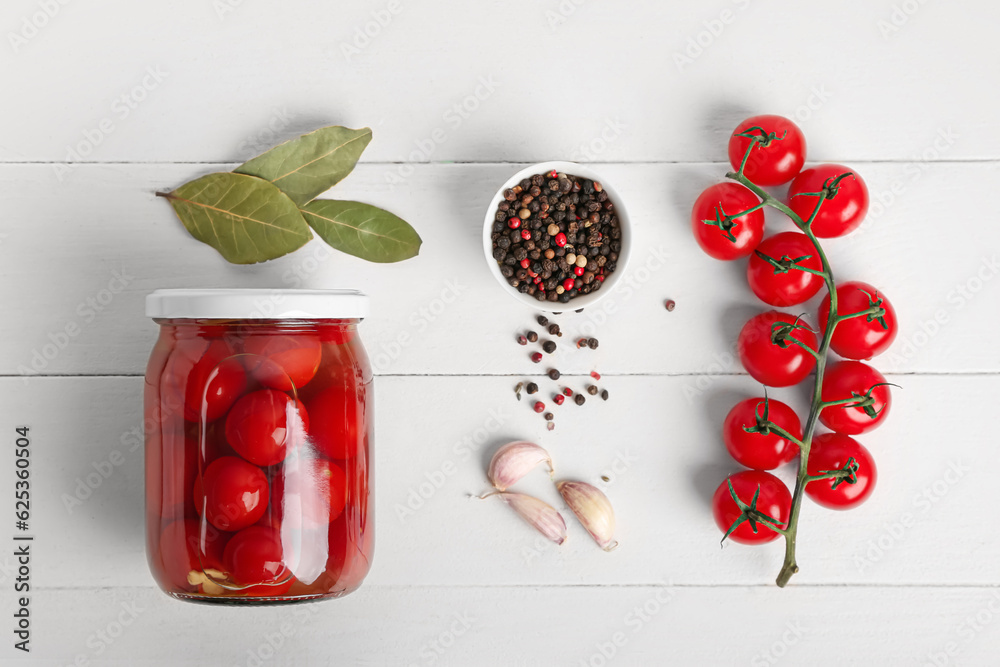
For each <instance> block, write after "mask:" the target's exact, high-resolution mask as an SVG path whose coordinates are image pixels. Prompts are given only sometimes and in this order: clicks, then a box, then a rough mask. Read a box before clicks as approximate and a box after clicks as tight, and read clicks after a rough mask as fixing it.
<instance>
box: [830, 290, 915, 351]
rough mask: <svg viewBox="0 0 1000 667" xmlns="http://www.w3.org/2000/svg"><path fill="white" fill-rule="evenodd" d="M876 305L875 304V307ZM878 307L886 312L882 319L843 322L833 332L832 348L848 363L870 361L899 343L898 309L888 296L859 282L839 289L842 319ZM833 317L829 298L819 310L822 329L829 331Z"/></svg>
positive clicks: (873, 318)
mask: <svg viewBox="0 0 1000 667" xmlns="http://www.w3.org/2000/svg"><path fill="white" fill-rule="evenodd" d="M873 302H874V303H873ZM873 305H878V306H880V307H881V308H882V309H884V310H885V312H884V313H883V314H882V315H881V317H875V316H860V317H851V318H848V319H846V320H842V321H840V322H839V323H838V324H837V328H836V329H834V330H833V337H832V338H831V339H830V347H831V348H832V349H833V351H834V352H836V353H837V354H839V355H840V356H842V357H846V358H848V359H861V360H864V359H871V358H872V357H874V356H876V355H879V354H882V353H883V352H885V351H886V350H887V349H888V348H889V346H890V345H892V342H893V341H894V340H895V339H896V334H897V332H898V330H899V324H898V322H897V320H896V309H895V308H893V307H892V304H891V303H889V300H888V299H886V298H885V295H884V294H882V293H881V292H879V291H878V290H877V289H875V288H874V287H872V286H871V285H869V284H868V283H863V282H860V281H858V280H852V281H849V282H845V283H841V284H840V285H837V313H838V314H839V315H841V316H844V315H850V314H851V313H860V312H863V311H865V310H868V309H869V308H871V307H872V306H873ZM829 317H830V295H827V296H826V297H825V298H824V299H823V302H822V303H821V304H820V306H819V325H820V327H821V328H822V329H824V330H825V329H826V323H827V321H828V319H829Z"/></svg>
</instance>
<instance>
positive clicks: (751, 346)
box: [736, 310, 817, 387]
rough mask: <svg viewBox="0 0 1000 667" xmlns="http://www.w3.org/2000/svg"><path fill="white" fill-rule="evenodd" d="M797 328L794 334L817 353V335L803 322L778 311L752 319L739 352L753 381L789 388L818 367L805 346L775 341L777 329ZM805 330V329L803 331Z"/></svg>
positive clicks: (742, 335) (739, 341)
mask: <svg viewBox="0 0 1000 667" xmlns="http://www.w3.org/2000/svg"><path fill="white" fill-rule="evenodd" d="M776 325H777V326H782V325H784V326H786V327H787V326H795V327H796V328H795V329H794V330H792V331H791V332H790V334H789V335H790V336H792V337H794V338H795V339H796V340H798V341H799V342H800V343H802V344H803V345H806V346H808V347H809V349H811V350H813V351H815V350H816V349H817V340H816V334H814V333H813V332H812V331H811V330H810V329H809V328H808V325H807V324H805V323H804V322H803V321H802V320H801V318H799V319H798V320H797V319H796V318H795V317H794V316H792V315H788V314H787V313H780V312H778V311H775V310H771V311H768V312H766V313H760V314H759V315H755V316H754V317H751V318H750V319H749V320H748V321H747V323H746V324H744V325H743V328H742V329H741V330H740V335H739V338H738V339H737V341H736V350H737V353H738V354H739V357H740V362H741V363H742V364H743V368H745V369H746V371H747V373H749V374H750V376H751V377H753V379H755V380H757V381H758V382H760V383H761V384H765V385H767V386H769V387H789V386H791V385H794V384H798V383H799V382H802V381H803V380H805V379H806V377H808V376H809V374H810V373H811V372H812V370H813V368H815V367H816V358H815V357H814V356H813V355H812V354H810V353H809V352H808V351H807V350H805V349H804V348H803V347H802V346H801V345H798V344H796V343H793V342H788V341H785V342H784V343H783V345H782V344H779V343H778V342H774V341H772V333H773V330H774V327H775V326H776ZM801 327H804V328H801Z"/></svg>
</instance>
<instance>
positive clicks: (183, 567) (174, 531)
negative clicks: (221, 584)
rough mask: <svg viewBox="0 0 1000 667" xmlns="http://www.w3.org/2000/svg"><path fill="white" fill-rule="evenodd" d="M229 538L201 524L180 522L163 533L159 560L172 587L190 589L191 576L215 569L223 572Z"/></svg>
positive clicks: (193, 521)
mask: <svg viewBox="0 0 1000 667" xmlns="http://www.w3.org/2000/svg"><path fill="white" fill-rule="evenodd" d="M227 539H228V535H227V534H226V533H223V532H221V531H218V530H216V529H215V528H213V527H212V526H207V527H206V529H205V530H204V532H203V531H202V525H201V522H200V521H196V520H194V519H178V520H177V521H174V522H173V523H170V524H168V525H167V526H166V527H165V528H164V529H163V531H162V532H161V533H160V544H159V549H158V552H159V558H160V560H161V562H162V565H163V572H165V573H166V575H167V577H168V578H169V580H170V584H171V585H172V586H173V587H177V588H181V589H190V588H191V586H192V585H191V584H189V583H188V573H189V572H191V571H196V572H200V571H204V570H205V569H214V570H219V571H224V570H225V567H224V565H223V557H222V556H223V549H225V546H226V541H227Z"/></svg>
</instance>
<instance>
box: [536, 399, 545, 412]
mask: <svg viewBox="0 0 1000 667" xmlns="http://www.w3.org/2000/svg"><path fill="white" fill-rule="evenodd" d="M535 412H545V404H544V403H542V402H541V401H535Z"/></svg>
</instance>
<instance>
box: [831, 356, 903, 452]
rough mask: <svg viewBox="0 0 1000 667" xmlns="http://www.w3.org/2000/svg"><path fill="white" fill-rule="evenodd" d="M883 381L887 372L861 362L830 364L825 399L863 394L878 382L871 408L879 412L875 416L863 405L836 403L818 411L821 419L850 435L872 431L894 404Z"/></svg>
mask: <svg viewBox="0 0 1000 667" xmlns="http://www.w3.org/2000/svg"><path fill="white" fill-rule="evenodd" d="M884 383H885V376H884V375H882V374H881V373H879V372H878V371H877V370H875V369H874V368H872V367H871V366H869V365H868V364H863V363H861V362H860V361H838V362H837V363H835V364H833V365H832V366H830V367H828V368H827V370H826V374H825V375H824V376H823V389H822V392H821V399H822V400H823V401H839V400H842V399H848V398H851V397H852V396H858V397H863V396H865V395H866V394H867V393H868V390H869V389H871V387H873V386H874V385H879V386H878V387H875V389H874V390H872V392H871V394H872V398H873V399H874V401H873V403H872V405H871V407H870V409H871V410H873V411H874V412H875V413H876V414H875V416H874V417H872V416H870V415H869V414H867V413H866V412H865V410H864V408H862V407H856V406H850V407H845V406H841V405H836V406H831V407H828V408H824V409H823V411H822V412H820V413H819V420H820V422H822V423H823V425H824V426H826V427H827V428H828V429H830V430H831V431H836V432H837V433H846V434H847V435H858V434H860V433H867V432H868V431H870V430H872V429H873V428H875V427H876V426H878V425H879V424H881V423H882V422H883V421H885V418H886V417H887V416H889V407H890V406H891V405H892V394H891V392H890V391H889V386H888V385H886V384H884Z"/></svg>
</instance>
